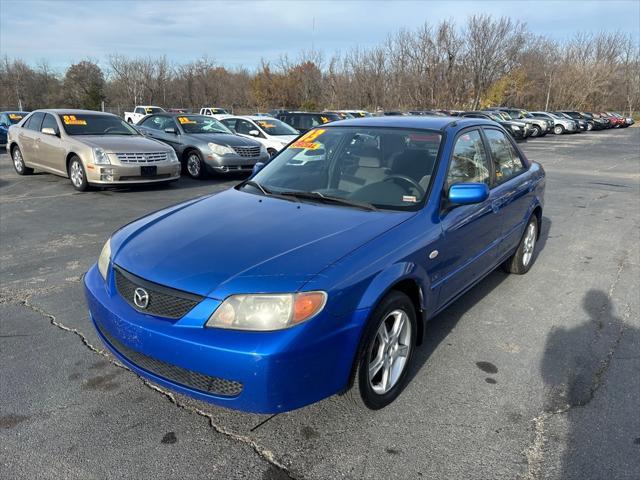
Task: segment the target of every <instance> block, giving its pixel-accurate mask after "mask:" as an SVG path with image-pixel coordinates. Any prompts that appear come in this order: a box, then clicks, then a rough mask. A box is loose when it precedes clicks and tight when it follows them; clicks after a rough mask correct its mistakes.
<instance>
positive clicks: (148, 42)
mask: <svg viewBox="0 0 640 480" xmlns="http://www.w3.org/2000/svg"><path fill="white" fill-rule="evenodd" d="M473 13H490V14H492V15H495V16H500V15H506V16H509V17H511V18H513V19H518V20H521V21H523V22H526V23H527V25H528V27H529V30H530V31H532V32H534V33H537V34H543V35H548V36H550V37H553V38H556V39H564V38H567V37H570V36H572V35H573V33H575V32H577V31H601V30H605V31H615V30H620V31H623V32H628V33H632V34H633V35H635V36H636V38H638V37H640V0H620V1H617V0H612V1H594V0H578V1H553V0H534V1H527V0H515V1H506V0H505V1H449V2H443V1H394V2H392V1H388V2H382V1H366V2H361V1H344V0H343V1H335V2H327V1H315V2H309V3H307V2H303V1H289V2H266V1H260V2H249V1H246V2H242V1H235V2H214V1H206V0H199V1H180V0H169V1H163V0H150V1H142V0H139V1H133V0H130V1H127V0H119V1H118V0H116V1H100V0H92V1H89V0H87V1H83V2H79V1H62V0H48V1H30V0H19V1H18V0H0V53H1V54H2V55H3V56H4V55H8V56H9V57H10V58H13V57H17V58H21V59H23V60H25V61H27V62H28V63H32V64H35V63H37V62H39V61H41V60H43V59H44V60H47V61H48V62H49V64H50V65H51V66H52V67H54V68H55V69H57V70H64V68H65V67H66V66H67V65H69V64H70V63H72V62H76V61H78V60H81V59H84V58H91V59H93V60H96V61H98V62H99V63H100V64H101V65H105V64H106V57H107V56H108V55H109V54H111V53H121V54H125V55H128V56H132V57H135V56H154V57H155V56H159V55H163V54H166V55H167V57H168V59H169V60H170V61H172V62H174V63H184V62H187V61H190V60H194V59H197V58H199V57H202V56H203V55H207V56H208V57H209V58H212V59H214V60H215V61H216V62H218V63H221V64H223V65H225V66H229V67H239V66H245V67H248V68H250V69H253V68H254V67H256V66H257V65H258V64H259V63H260V59H261V58H265V59H267V60H276V59H277V58H278V57H279V56H280V55H281V54H289V55H290V56H292V57H295V56H296V55H297V53H298V52H299V51H300V50H301V49H306V50H308V49H310V48H311V46H312V45H313V46H314V47H315V49H316V50H319V51H321V52H324V53H325V54H327V55H328V54H331V53H333V52H336V51H344V50H347V49H349V48H350V47H354V46H356V45H360V46H363V47H367V46H371V45H375V44H378V43H381V42H383V41H384V40H385V38H386V37H387V36H388V35H389V34H391V33H394V32H396V31H397V30H398V29H400V28H403V27H404V28H415V27H417V26H419V25H421V24H423V23H424V22H425V21H428V22H430V23H437V22H438V21H440V20H443V19H453V20H454V21H456V22H457V23H460V24H461V23H463V22H464V20H465V19H466V17H467V16H469V15H470V14H473ZM314 19H315V30H314V28H313V25H314Z"/></svg>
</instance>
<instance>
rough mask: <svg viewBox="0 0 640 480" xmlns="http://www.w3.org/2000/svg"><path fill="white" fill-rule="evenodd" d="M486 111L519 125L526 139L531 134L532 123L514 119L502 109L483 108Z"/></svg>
mask: <svg viewBox="0 0 640 480" xmlns="http://www.w3.org/2000/svg"><path fill="white" fill-rule="evenodd" d="M483 111H484V112H485V113H488V112H491V113H493V115H495V116H497V117H498V118H501V119H502V120H503V121H505V122H513V124H514V125H517V126H519V127H520V128H521V129H522V138H523V139H526V138H527V137H530V136H531V133H532V126H533V124H532V123H529V122H525V121H523V120H514V119H513V118H511V116H510V115H509V114H508V113H507V112H501V111H500V110H483Z"/></svg>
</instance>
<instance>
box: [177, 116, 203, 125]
mask: <svg viewBox="0 0 640 480" xmlns="http://www.w3.org/2000/svg"><path fill="white" fill-rule="evenodd" d="M178 121H179V122H180V123H181V124H182V125H184V124H186V123H198V122H196V121H195V120H191V119H190V118H189V117H178Z"/></svg>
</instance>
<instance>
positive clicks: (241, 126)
mask: <svg viewBox="0 0 640 480" xmlns="http://www.w3.org/2000/svg"><path fill="white" fill-rule="evenodd" d="M251 130H256V127H254V126H253V125H252V124H251V123H250V122H247V121H246V120H238V121H237V122H236V132H237V133H242V134H243V135H249V132H250V131H251Z"/></svg>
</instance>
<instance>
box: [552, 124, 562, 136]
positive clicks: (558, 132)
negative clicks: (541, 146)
mask: <svg viewBox="0 0 640 480" xmlns="http://www.w3.org/2000/svg"><path fill="white" fill-rule="evenodd" d="M553 133H555V134H556V135H561V134H563V133H564V127H563V126H562V125H556V126H555V127H553Z"/></svg>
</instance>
